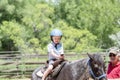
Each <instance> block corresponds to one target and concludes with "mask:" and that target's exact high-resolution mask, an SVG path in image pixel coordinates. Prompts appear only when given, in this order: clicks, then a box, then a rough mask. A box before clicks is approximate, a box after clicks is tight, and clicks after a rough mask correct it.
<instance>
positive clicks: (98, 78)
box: [88, 59, 106, 80]
mask: <svg viewBox="0 0 120 80" xmlns="http://www.w3.org/2000/svg"><path fill="white" fill-rule="evenodd" d="M88 66H89V73H90V75H91V76H92V77H93V78H94V79H95V80H100V79H101V78H103V77H106V74H105V73H104V72H103V70H102V72H103V74H102V75H100V76H95V74H94V73H93V71H92V68H91V66H90V59H89V60H88Z"/></svg>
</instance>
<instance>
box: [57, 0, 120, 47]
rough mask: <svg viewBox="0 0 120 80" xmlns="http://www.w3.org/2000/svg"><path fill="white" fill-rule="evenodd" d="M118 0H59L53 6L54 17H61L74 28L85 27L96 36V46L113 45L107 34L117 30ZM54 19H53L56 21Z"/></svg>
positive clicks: (119, 10) (119, 9) (119, 15)
mask: <svg viewBox="0 0 120 80" xmlns="http://www.w3.org/2000/svg"><path fill="white" fill-rule="evenodd" d="M119 3H120V2H119V1H118V0H95V1H90V0H61V1H60V3H59V5H56V6H55V13H56V16H57V17H56V19H59V18H60V19H63V20H64V21H65V22H67V23H68V24H69V25H70V26H73V27H74V28H76V29H83V30H84V29H87V30H89V31H90V32H91V33H92V34H94V35H96V36H97V40H96V47H99V48H108V47H110V46H113V44H112V43H113V42H112V41H111V39H110V38H109V35H110V34H112V33H115V32H116V30H117V31H119V30H120V28H118V24H117V23H116V22H117V20H118V19H119V17H120V14H119V12H120V8H119V7H120V5H119ZM56 19H55V21H56Z"/></svg>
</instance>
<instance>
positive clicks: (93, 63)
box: [88, 54, 107, 80]
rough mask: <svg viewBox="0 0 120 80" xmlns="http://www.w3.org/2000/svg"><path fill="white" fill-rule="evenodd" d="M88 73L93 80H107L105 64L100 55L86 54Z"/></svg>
mask: <svg viewBox="0 0 120 80" xmlns="http://www.w3.org/2000/svg"><path fill="white" fill-rule="evenodd" d="M88 56H89V61H88V65H89V73H90V75H91V77H92V78H93V79H94V80H107V78H106V74H105V63H104V60H103V58H102V56H101V55H100V54H88Z"/></svg>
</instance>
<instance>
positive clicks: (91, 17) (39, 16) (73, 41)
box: [0, 0, 120, 53]
mask: <svg viewBox="0 0 120 80" xmlns="http://www.w3.org/2000/svg"><path fill="white" fill-rule="evenodd" d="M119 3H120V2H119V1H118V0H101V1H100V0H95V1H90V0H57V1H56V2H52V1H44V0H0V50H20V51H22V52H26V53H33V52H34V53H42V52H41V50H44V51H45V50H46V46H47V44H48V43H49V42H50V37H49V33H50V31H51V30H52V29H54V28H59V29H61V30H62V31H63V34H64V35H63V38H62V42H63V44H64V48H65V49H66V50H74V51H91V50H99V49H105V48H109V47H111V46H113V45H114V42H113V41H112V40H111V39H110V38H109V35H111V34H113V33H116V32H118V31H119V30H120V28H119V25H118V23H117V20H118V19H119V18H120V14H119V12H120V8H119V7H120V5H119Z"/></svg>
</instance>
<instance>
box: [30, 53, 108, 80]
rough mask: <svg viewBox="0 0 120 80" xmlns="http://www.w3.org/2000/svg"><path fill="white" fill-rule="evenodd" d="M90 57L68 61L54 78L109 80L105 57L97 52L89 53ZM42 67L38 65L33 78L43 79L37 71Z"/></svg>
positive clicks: (61, 79) (36, 79)
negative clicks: (106, 72)
mask: <svg viewBox="0 0 120 80" xmlns="http://www.w3.org/2000/svg"><path fill="white" fill-rule="evenodd" d="M87 55H88V58H85V59H81V60H77V61H72V62H70V63H66V64H65V65H64V67H63V68H62V69H61V71H60V73H59V75H58V76H57V77H55V78H53V79H52V80H89V79H91V78H92V79H94V80H107V78H106V74H105V62H104V60H103V57H102V56H101V55H100V54H98V53H96V54H87ZM40 69H41V68H40V67H38V68H37V69H35V70H34V71H33V73H32V78H31V80H41V78H40V77H38V76H37V75H36V72H37V71H39V70H40Z"/></svg>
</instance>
